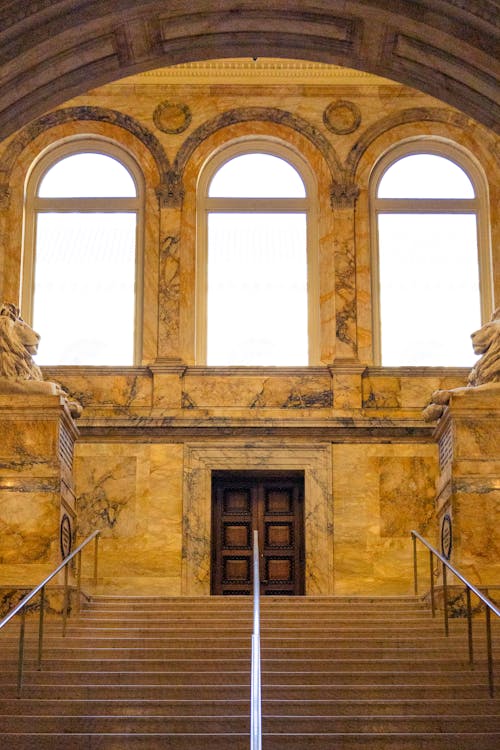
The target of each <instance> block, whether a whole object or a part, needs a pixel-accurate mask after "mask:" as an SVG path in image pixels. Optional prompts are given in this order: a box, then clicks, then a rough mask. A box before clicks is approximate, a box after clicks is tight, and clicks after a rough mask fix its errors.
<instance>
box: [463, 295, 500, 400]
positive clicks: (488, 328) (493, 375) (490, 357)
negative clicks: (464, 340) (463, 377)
mask: <svg viewBox="0 0 500 750" xmlns="http://www.w3.org/2000/svg"><path fill="white" fill-rule="evenodd" d="M471 339H472V347H473V349H474V353H475V354H482V355H483V356H482V357H481V359H479V360H478V361H477V362H476V364H475V365H474V367H473V368H472V370H471V372H470V375H469V380H468V383H469V385H471V386H478V385H483V384H484V383H500V307H497V309H496V310H495V312H494V313H493V315H492V316H491V320H490V321H489V323H486V324H485V325H484V326H483V327H482V328H480V329H479V330H478V331H474V333H473V334H472V335H471Z"/></svg>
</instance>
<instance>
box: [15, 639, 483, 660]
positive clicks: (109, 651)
mask: <svg viewBox="0 0 500 750" xmlns="http://www.w3.org/2000/svg"><path fill="white" fill-rule="evenodd" d="M17 646H18V644H17V643H16V644H15V645H12V646H9V648H5V649H3V650H2V662H1V663H2V664H8V663H11V662H12V661H14V662H16V663H17V658H18V648H17ZM180 648H182V651H181V652H180ZM37 649H38V647H37V644H36V643H28V644H25V651H24V656H25V663H27V662H28V661H29V660H30V659H37V658H38V650H37ZM180 653H182V657H183V658H186V659H196V658H203V657H207V658H210V659H225V658H232V659H245V658H247V657H248V656H249V655H250V643H249V641H247V643H246V644H244V645H242V646H232V647H228V646H223V645H220V646H211V647H202V646H199V645H191V644H189V645H179V646H175V645H173V646H164V645H162V641H161V640H158V641H153V642H152V644H151V645H150V644H149V643H148V642H146V643H145V642H144V640H133V641H132V642H130V641H128V642H127V641H118V642H113V643H108V641H107V640H105V639H102V640H97V641H94V644H92V643H91V642H87V641H85V643H84V644H78V643H75V642H74V641H68V643H67V645H66V643H63V644H62V645H60V644H59V642H57V645H56V644H55V643H54V642H53V641H44V647H43V660H44V662H47V661H50V660H54V659H89V658H100V659H115V658H119V659H137V660H139V659H158V660H164V659H171V658H178V657H179V655H180ZM415 654H416V648H415V646H411V647H408V646H406V645H405V646H400V647H399V648H398V647H397V646H394V645H392V646H391V647H387V644H386V645H385V646H379V647H374V646H370V647H364V646H356V645H353V643H352V642H350V643H349V646H348V647H347V646H346V647H342V646H341V645H339V644H338V643H336V642H335V643H334V644H332V645H331V646H321V647H311V648H308V647H304V648H300V646H298V645H295V646H293V647H289V646H287V645H283V646H281V647H279V646H277V647H274V648H273V647H271V646H268V645H263V646H262V647H261V657H262V659H277V660H294V659H302V660H304V659H307V660H323V661H324V660H326V659H336V660H338V659H344V660H350V659H353V658H356V657H357V658H359V659H364V660H369V661H373V660H393V659H402V660H409V661H411V662H412V664H413V663H414V662H415ZM474 656H475V660H477V661H481V659H484V658H485V650H484V648H483V647H482V646H481V647H480V646H479V645H477V648H475V649H474ZM451 657H452V658H453V659H455V660H457V661H460V662H464V661H468V651H467V647H466V645H465V644H461V647H459V645H458V644H457V645H455V646H454V648H452V649H451V648H450V649H448V650H447V651H446V652H445V653H444V654H443V648H442V645H437V646H436V647H423V646H422V647H419V648H418V659H419V661H422V660H430V659H436V660H437V659H441V658H444V659H450V658H451Z"/></svg>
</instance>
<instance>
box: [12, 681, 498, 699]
mask: <svg viewBox="0 0 500 750" xmlns="http://www.w3.org/2000/svg"><path fill="white" fill-rule="evenodd" d="M128 677H129V679H128V681H127V680H124V681H123V682H121V683H120V684H118V683H117V682H116V681H110V682H101V683H97V682H95V683H92V682H90V681H89V682H88V683H86V684H82V683H77V684H75V683H73V684H70V683H66V682H64V681H63V682H60V683H58V684H53V683H46V684H43V683H40V684H34V683H32V682H29V681H25V682H24V683H23V688H22V696H23V698H27V699H33V698H38V699H40V698H45V699H53V700H56V699H61V698H62V699H64V698H67V697H68V695H71V696H72V698H74V699H78V700H87V699H89V700H97V699H99V700H124V699H135V700H137V699H141V700H142V699H148V700H159V699H165V700H166V699H176V700H186V699H196V700H210V699H214V700H216V699H218V700H227V699H231V700H232V699H238V700H248V699H249V695H250V683H249V681H247V682H241V683H238V682H231V683H230V684H226V683H224V682H220V683H210V682H207V683H205V684H204V683H200V682H198V683H194V684H193V683H180V684H175V683H170V684H147V683H144V682H140V681H134V679H133V677H134V676H133V675H129V676H128ZM15 695H16V681H15V680H14V679H12V680H11V682H5V684H3V685H2V684H0V698H13V697H14V696H15ZM262 696H263V700H267V699H272V700H297V701H301V700H308V701H309V700H352V701H358V700H396V699H401V700H402V699H406V700H418V701H421V702H422V703H425V702H426V701H428V700H431V699H440V700H443V699H445V700H454V699H455V698H463V699H471V700H472V699H476V700H477V699H480V700H482V699H485V698H488V685H487V681H486V678H485V679H484V680H481V679H479V677H478V676H475V679H474V681H471V682H468V683H465V684H460V683H459V684H457V685H453V684H439V685H436V684H432V685H429V684H426V685H418V684H417V685H405V684H397V685H387V684H371V685H360V684H355V685H345V684H333V685H332V684H319V685H311V684H304V683H300V682H297V683H296V684H286V683H285V684H279V683H276V684H273V685H263V688H262Z"/></svg>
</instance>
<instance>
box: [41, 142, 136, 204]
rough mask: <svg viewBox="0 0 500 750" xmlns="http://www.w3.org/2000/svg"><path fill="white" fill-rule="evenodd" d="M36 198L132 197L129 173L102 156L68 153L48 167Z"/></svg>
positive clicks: (133, 194)
mask: <svg viewBox="0 0 500 750" xmlns="http://www.w3.org/2000/svg"><path fill="white" fill-rule="evenodd" d="M38 195H39V196H40V198H132V197H135V196H136V195H137V190H136V187H135V183H134V180H133V179H132V176H131V174H130V172H129V171H128V170H127V169H126V168H125V167H124V166H123V164H121V163H120V162H119V161H117V160H116V159H113V158H112V157H111V156H106V155H105V154H93V153H81V154H72V155H71V156H66V157H65V158H64V159H61V160H60V161H58V162H57V163H56V164H54V166H53V167H51V168H50V169H49V170H48V172H47V173H46V174H45V176H44V177H43V179H42V180H41V182H40V187H39V189H38Z"/></svg>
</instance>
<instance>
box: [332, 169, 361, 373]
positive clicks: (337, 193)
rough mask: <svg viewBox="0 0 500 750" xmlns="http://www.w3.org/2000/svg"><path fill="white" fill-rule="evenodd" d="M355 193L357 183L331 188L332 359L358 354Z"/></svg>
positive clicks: (349, 358)
mask: <svg viewBox="0 0 500 750" xmlns="http://www.w3.org/2000/svg"><path fill="white" fill-rule="evenodd" d="M358 193H359V190H358V188H357V186H356V185H352V184H343V183H342V184H334V185H333V187H332V190H331V204H332V209H333V219H334V227H333V228H334V237H335V239H334V248H333V250H334V262H335V310H336V312H335V330H336V341H335V360H348V361H352V360H353V359H357V356H358V343H357V311H356V248H355V240H354V238H355V231H354V215H355V204H356V199H357V196H358Z"/></svg>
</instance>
